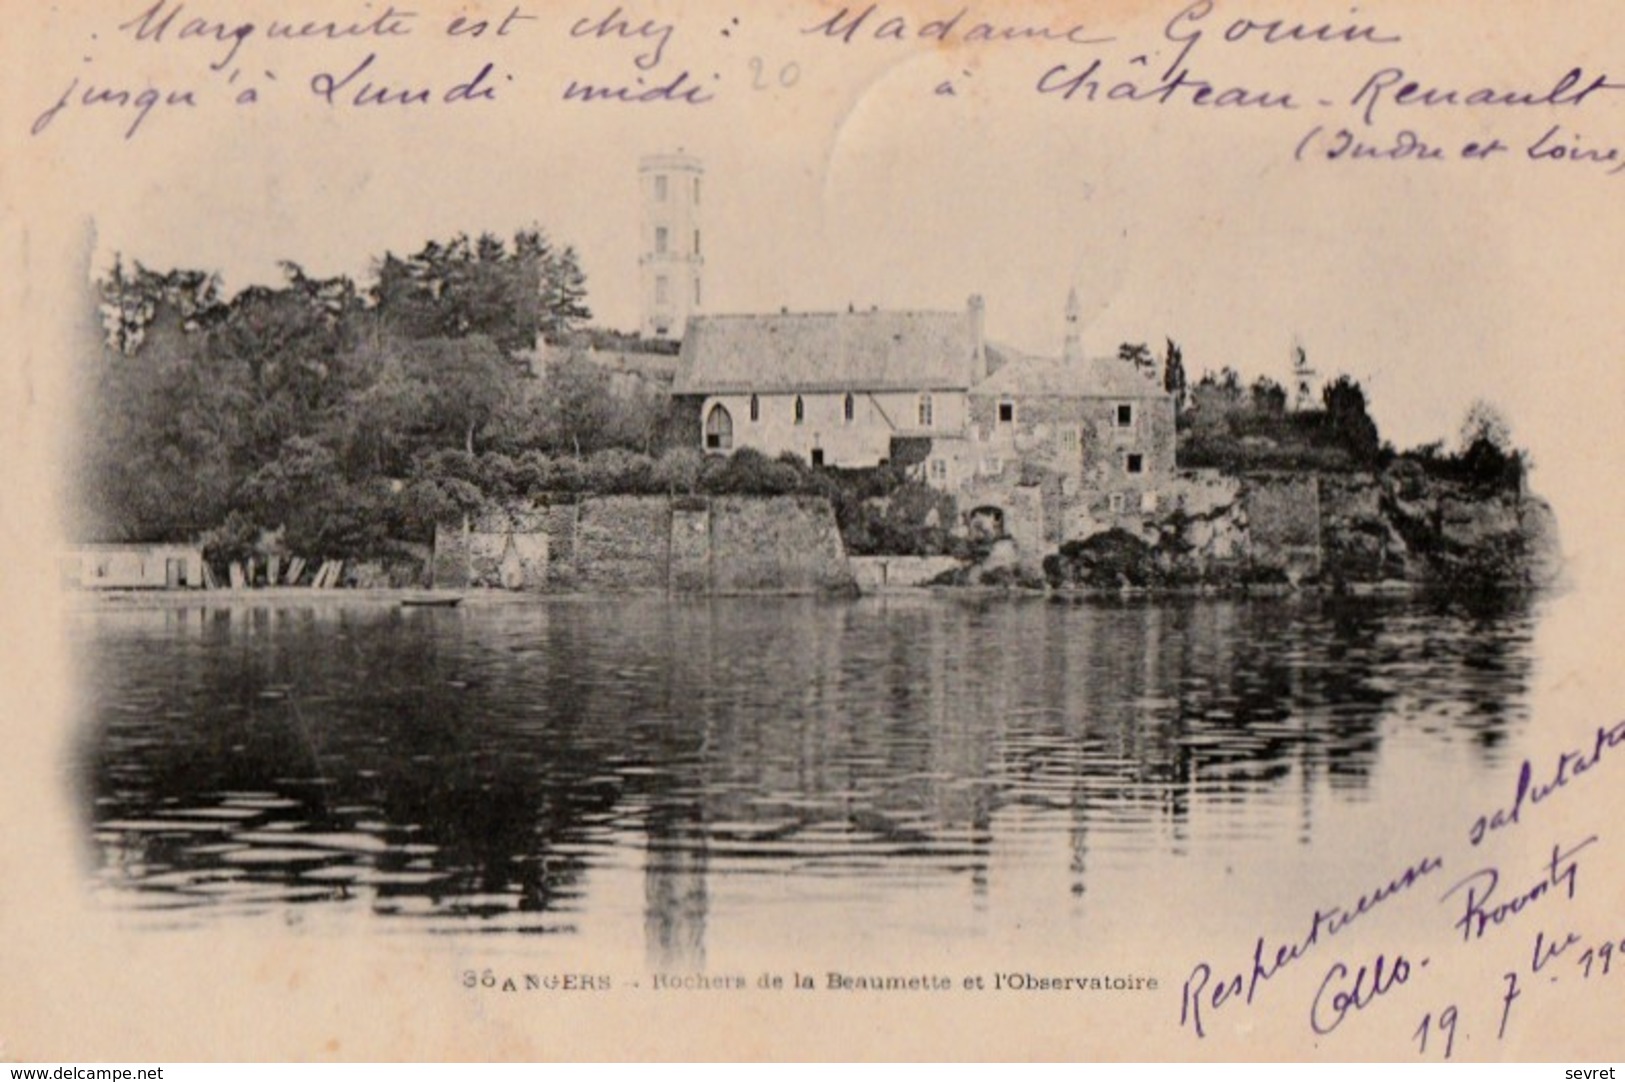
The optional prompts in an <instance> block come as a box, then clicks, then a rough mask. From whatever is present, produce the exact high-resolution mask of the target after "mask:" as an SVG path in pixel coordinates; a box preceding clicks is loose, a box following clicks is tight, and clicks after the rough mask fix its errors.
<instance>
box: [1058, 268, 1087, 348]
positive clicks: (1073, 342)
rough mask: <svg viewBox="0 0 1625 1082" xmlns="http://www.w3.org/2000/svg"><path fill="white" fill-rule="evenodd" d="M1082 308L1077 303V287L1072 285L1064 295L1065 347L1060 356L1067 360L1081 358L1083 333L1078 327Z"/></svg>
mask: <svg viewBox="0 0 1625 1082" xmlns="http://www.w3.org/2000/svg"><path fill="white" fill-rule="evenodd" d="M1081 315H1082V308H1081V306H1080V305H1079V304H1078V287H1077V286H1073V287H1072V288H1071V289H1070V290H1069V291H1068V292H1067V295H1066V347H1065V348H1064V349H1063V350H1062V354H1061V356H1062V358H1063V359H1064V360H1066V361H1067V362H1069V363H1071V362H1077V361H1081V360H1083V334H1082V332H1081V331H1080V330H1079V328H1078V322H1079V318H1080V316H1081Z"/></svg>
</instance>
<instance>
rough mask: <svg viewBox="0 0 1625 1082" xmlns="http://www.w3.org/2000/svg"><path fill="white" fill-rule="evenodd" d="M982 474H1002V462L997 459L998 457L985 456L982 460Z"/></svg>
mask: <svg viewBox="0 0 1625 1082" xmlns="http://www.w3.org/2000/svg"><path fill="white" fill-rule="evenodd" d="M982 472H983V473H986V474H996V473H1003V472H1004V460H1003V459H1001V458H999V456H998V455H989V456H987V457H986V458H984V459H982Z"/></svg>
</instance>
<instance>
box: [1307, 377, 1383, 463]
mask: <svg viewBox="0 0 1625 1082" xmlns="http://www.w3.org/2000/svg"><path fill="white" fill-rule="evenodd" d="M1320 398H1321V401H1322V402H1323V403H1324V404H1325V406H1326V424H1327V426H1328V427H1329V428H1330V429H1331V432H1332V434H1333V436H1335V437H1336V438H1337V440H1338V442H1339V443H1341V444H1342V445H1343V446H1344V448H1346V449H1347V450H1348V452H1349V454H1350V455H1351V456H1352V457H1353V458H1354V460H1355V461H1356V462H1360V463H1369V462H1371V461H1373V460H1375V459H1376V457H1377V455H1378V453H1379V452H1380V451H1381V449H1382V438H1381V437H1380V436H1379V435H1378V433H1377V423H1376V422H1375V421H1373V420H1372V419H1371V416H1370V414H1368V413H1367V412H1366V403H1365V391H1364V389H1362V388H1361V386H1360V385H1359V383H1357V382H1355V381H1354V380H1352V379H1350V378H1349V377H1348V376H1339V377H1337V379H1336V381H1334V382H1332V383H1328V384H1326V386H1325V387H1324V388H1322V390H1321V393H1320Z"/></svg>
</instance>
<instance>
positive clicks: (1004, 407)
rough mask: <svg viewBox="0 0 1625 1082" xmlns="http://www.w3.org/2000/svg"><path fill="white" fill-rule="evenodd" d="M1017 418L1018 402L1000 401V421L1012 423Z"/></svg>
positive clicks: (1004, 423) (1001, 422)
mask: <svg viewBox="0 0 1625 1082" xmlns="http://www.w3.org/2000/svg"><path fill="white" fill-rule="evenodd" d="M1015 419H1016V404H1015V403H1014V402H1000V403H999V423H1000V424H1001V425H1007V424H1012V423H1013V422H1014V421H1015Z"/></svg>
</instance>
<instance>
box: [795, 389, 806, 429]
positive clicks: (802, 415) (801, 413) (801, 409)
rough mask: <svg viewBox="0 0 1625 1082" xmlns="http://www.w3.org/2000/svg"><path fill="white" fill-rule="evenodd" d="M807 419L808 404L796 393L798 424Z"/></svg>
mask: <svg viewBox="0 0 1625 1082" xmlns="http://www.w3.org/2000/svg"><path fill="white" fill-rule="evenodd" d="M806 419H807V406H806V404H805V403H803V402H802V401H801V396H800V395H796V424H800V423H801V422H803V421H805V420H806Z"/></svg>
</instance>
